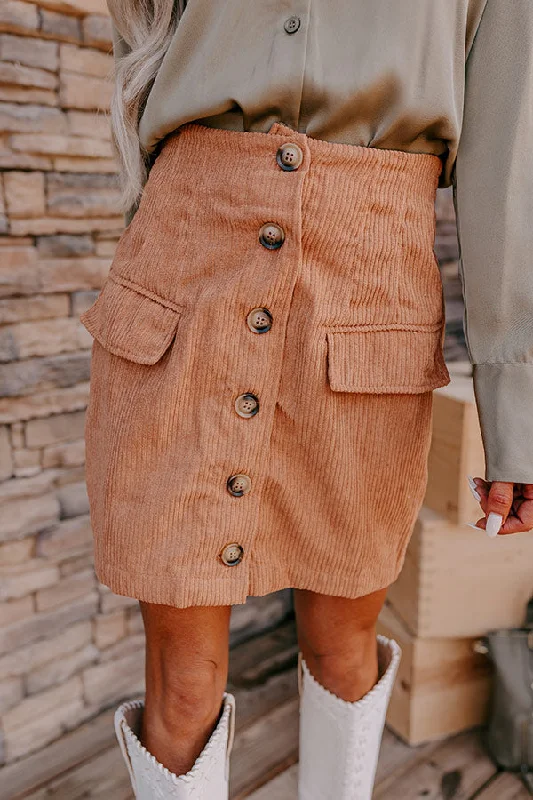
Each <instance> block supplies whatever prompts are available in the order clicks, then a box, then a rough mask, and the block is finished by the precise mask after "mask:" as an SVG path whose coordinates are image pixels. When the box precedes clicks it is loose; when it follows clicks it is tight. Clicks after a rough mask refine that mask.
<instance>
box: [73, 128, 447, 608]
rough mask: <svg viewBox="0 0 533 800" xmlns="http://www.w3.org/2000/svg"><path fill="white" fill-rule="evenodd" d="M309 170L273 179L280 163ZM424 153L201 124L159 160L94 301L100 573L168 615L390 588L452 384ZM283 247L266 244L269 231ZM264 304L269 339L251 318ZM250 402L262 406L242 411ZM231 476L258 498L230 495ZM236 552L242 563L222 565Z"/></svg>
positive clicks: (433, 172) (91, 482) (430, 161)
mask: <svg viewBox="0 0 533 800" xmlns="http://www.w3.org/2000/svg"><path fill="white" fill-rule="evenodd" d="M289 142H292V143H296V144H298V145H299V146H300V148H301V149H302V151H303V156H304V158H303V162H302V164H301V166H300V167H299V168H298V169H297V170H295V171H292V172H290V171H284V170H282V169H281V168H280V166H279V165H278V163H277V160H276V153H277V150H278V148H279V147H280V146H281V145H283V144H286V143H289ZM441 169H442V162H441V161H440V159H439V158H438V157H437V156H433V155H429V154H415V153H406V152H403V151H397V150H384V149H378V148H367V147H358V146H352V145H346V144H337V143H330V142H325V141H323V140H319V139H313V138H310V137H308V136H307V135H306V134H302V133H298V132H296V131H293V130H292V129H291V128H289V127H287V126H286V125H284V124H281V123H275V124H274V125H273V126H272V127H271V129H270V131H269V132H268V133H258V132H241V131H228V130H222V129H214V128H209V127H207V126H203V125H201V124H197V123H188V124H186V125H183V126H182V127H181V128H179V129H178V130H177V131H175V132H174V133H173V134H171V135H170V136H169V137H167V139H166V140H165V141H164V143H163V147H162V149H161V151H160V153H159V155H158V157H157V159H156V160H155V162H154V165H153V166H152V169H151V171H150V175H149V179H148V182H147V184H146V187H145V192H144V195H143V197H142V200H141V203H140V205H139V208H138V210H137V212H136V214H135V216H134V218H133V220H132V222H131V223H130V225H129V226H128V227H127V228H126V229H125V231H124V232H123V234H122V236H121V239H120V241H119V244H118V248H117V251H116V254H115V257H114V260H113V263H112V265H111V270H110V274H109V276H108V279H107V280H106V282H105V284H104V286H103V288H102V291H101V292H100V295H99V297H98V299H97V300H96V302H95V303H94V304H93V305H92V306H91V308H90V309H89V310H88V311H86V312H85V313H84V314H82V316H81V320H82V322H83V323H84V325H85V326H86V327H87V329H88V330H89V331H90V332H91V333H92V335H93V336H94V338H95V341H94V343H93V359H92V370H91V393H90V400H89V407H88V410H87V421H86V445H87V473H86V474H87V487H88V492H89V500H90V508H91V520H92V525H93V530H94V536H95V560H96V569H97V573H98V576H99V578H100V580H101V581H102V582H103V583H105V584H107V585H108V586H110V587H111V589H112V590H113V591H115V592H116V593H118V594H126V595H130V596H133V597H137V598H139V599H142V600H146V601H148V602H155V603H166V604H169V605H174V606H178V607H184V606H189V605H219V604H234V603H243V602H244V601H245V599H246V597H247V596H248V595H263V594H267V593H269V592H272V591H275V590H277V589H280V588H284V587H289V586H293V587H301V588H307V589H311V590H314V591H316V592H321V593H325V594H332V595H344V596H346V597H358V596H361V595H364V594H367V593H369V592H371V591H374V590H376V589H378V588H381V587H384V586H387V585H389V584H390V583H391V582H392V581H393V580H394V579H395V578H396V576H397V574H398V572H399V569H400V567H401V565H402V563H403V558H404V554H405V549H406V547H407V543H408V541H409V537H410V533H411V530H412V526H413V524H414V521H415V518H416V515H417V513H418V511H419V509H420V506H421V504H422V499H423V495H424V492H425V486H426V480H427V455H428V450H429V444H430V436H431V410H432V390H433V389H434V388H436V387H437V386H444V385H446V384H447V383H448V382H449V379H450V378H449V374H448V370H447V368H446V365H445V363H444V359H443V353H442V343H443V336H444V302H443V294H442V282H441V277H440V273H439V269H438V264H437V260H436V257H435V254H434V250H433V245H434V239H435V223H436V220H435V207H434V201H435V193H436V189H437V185H438V178H439V175H440V172H441ZM267 222H273V223H276V224H278V225H280V226H281V227H282V228H283V230H284V232H285V241H284V243H283V245H282V246H281V247H280V248H279V249H277V250H268V249H266V248H265V247H263V245H262V244H261V243H260V241H259V238H258V236H259V229H260V228H261V226H262V225H263V224H264V223H267ZM256 307H266V308H268V309H269V311H270V313H271V314H272V327H271V329H270V330H269V331H268V332H266V333H262V334H257V333H253V332H252V331H251V330H250V328H249V327H248V325H247V322H246V318H247V315H248V313H249V312H250V311H251V310H252V309H253V308H256ZM246 392H252V393H254V394H255V395H257V397H258V398H259V412H258V413H257V414H255V416H253V417H250V418H243V417H241V416H239V415H238V414H237V413H236V410H235V399H236V397H237V396H238V395H240V394H243V393H246ZM237 473H244V474H246V475H248V476H249V477H250V479H251V491H250V492H248V493H247V494H244V495H243V496H241V497H234V496H232V495H231V494H230V493H229V492H228V491H227V488H226V482H227V479H228V478H229V477H230V476H231V475H234V474H237ZM231 542H235V543H238V544H240V545H241V546H242V547H243V549H244V556H243V559H242V561H241V562H240V563H238V564H237V565H235V566H227V565H226V564H224V563H223V561H222V560H221V558H220V553H221V551H222V550H223V548H224V547H225V545H227V544H228V543H231Z"/></svg>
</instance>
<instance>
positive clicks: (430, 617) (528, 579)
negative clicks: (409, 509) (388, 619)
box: [387, 507, 533, 637]
mask: <svg viewBox="0 0 533 800" xmlns="http://www.w3.org/2000/svg"><path fill="white" fill-rule="evenodd" d="M532 564H533V536H532V535H531V534H530V533H528V532H526V533H518V534H514V535H512V536H499V537H497V538H494V539H489V537H488V536H487V535H486V534H485V532H484V531H481V530H480V531H476V530H474V529H473V528H470V527H468V525H464V524H463V525H453V524H452V523H451V522H449V521H448V520H447V519H445V518H444V517H443V516H441V515H440V514H437V513H436V512H435V511H432V510H431V509H429V508H426V507H422V509H421V510H420V513H419V515H418V519H417V521H416V524H415V527H414V531H413V535H412V537H411V541H410V543H409V545H408V548H407V553H406V557H405V562H404V565H403V569H402V571H401V573H400V575H399V577H398V579H397V580H396V581H395V583H393V584H392V585H391V586H390V587H389V591H388V594H387V599H388V601H389V603H390V604H391V606H392V607H393V608H394V610H395V613H396V614H398V616H399V617H400V618H401V619H402V620H403V622H404V623H405V625H406V626H407V629H408V630H409V631H410V632H411V633H412V634H414V635H415V636H419V637H457V636H479V635H482V634H484V633H486V632H487V631H488V630H490V629H491V628H499V627H515V626H520V625H522V623H523V620H524V617H525V612H526V605H527V602H528V600H529V598H530V597H531V595H533V569H532V566H531V565H532Z"/></svg>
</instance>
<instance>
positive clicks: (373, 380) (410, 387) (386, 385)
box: [326, 324, 450, 394]
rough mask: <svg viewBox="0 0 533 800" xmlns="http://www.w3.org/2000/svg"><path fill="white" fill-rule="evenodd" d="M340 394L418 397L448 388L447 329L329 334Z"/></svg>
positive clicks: (374, 328) (332, 374) (369, 328)
mask: <svg viewBox="0 0 533 800" xmlns="http://www.w3.org/2000/svg"><path fill="white" fill-rule="evenodd" d="M326 336H327V345H328V380H329V384H330V387H331V389H333V391H336V392H367V393H372V394H379V393H386V392H393V393H398V394H399V393H402V394H415V393H418V392H426V391H429V390H431V389H436V388H437V387H438V386H446V385H447V384H448V383H449V382H450V374H449V372H448V368H447V367H446V363H445V361H444V355H443V351H442V338H443V325H441V324H438V325H436V326H430V327H428V326H422V325H419V326H409V328H407V327H406V326H401V325H397V326H395V325H358V326H357V327H352V328H349V329H348V328H344V329H342V328H341V329H338V330H328V331H327V332H326Z"/></svg>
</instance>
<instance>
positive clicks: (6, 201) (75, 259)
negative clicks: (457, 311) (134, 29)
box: [0, 0, 455, 781]
mask: <svg viewBox="0 0 533 800" xmlns="http://www.w3.org/2000/svg"><path fill="white" fill-rule="evenodd" d="M111 70H112V55H111V30H110V23H109V18H108V15H107V8H106V4H105V0H2V2H1V4H0V170H1V172H0V764H4V765H6V770H7V771H6V774H7V775H12V771H13V768H14V767H15V765H16V764H20V770H21V772H20V774H21V775H23V774H26V772H27V773H28V774H31V775H33V778H32V780H34V781H35V780H38V776H37V778H36V777H35V776H36V775H37V772H38V769H39V764H40V763H41V762H40V761H38V758H39V754H40V753H42V752H43V748H46V747H48V746H50V745H51V743H53V742H56V740H58V739H60V737H62V736H63V735H65V734H66V733H67V732H68V731H71V730H73V729H75V728H78V727H79V726H81V725H83V724H84V723H86V722H87V721H88V720H90V719H92V718H93V717H96V716H97V715H98V714H100V712H101V711H102V710H103V709H106V708H110V707H112V706H113V705H114V704H115V703H116V702H117V701H119V700H120V699H121V698H123V697H126V696H131V695H134V694H135V693H138V692H140V691H142V686H143V669H144V665H143V645H144V640H143V634H142V625H141V621H140V616H139V612H138V607H137V604H136V603H135V602H134V601H132V600H130V599H128V598H123V597H118V596H115V595H113V594H112V593H111V592H109V591H108V590H107V589H106V588H105V587H103V586H101V585H100V584H99V583H98V581H97V579H96V577H95V574H94V571H93V565H92V554H91V547H92V541H91V528H90V521H89V509H88V500H87V493H86V489H85V483H84V442H83V428H84V413H85V408H86V404H87V400H88V391H89V377H90V348H91V343H92V340H91V337H90V336H89V334H88V333H87V331H86V330H85V328H84V327H83V326H82V325H81V323H80V322H79V315H80V313H81V312H82V311H83V310H84V309H86V308H87V307H88V306H89V305H90V304H92V302H93V301H94V300H95V298H96V296H97V293H98V290H99V289H100V287H101V285H102V282H103V280H104V278H105V276H106V275H107V272H108V270H109V266H110V263H111V259H112V256H113V252H114V249H115V246H116V242H117V239H118V237H119V235H120V232H121V230H122V227H123V216H122V214H121V213H119V212H118V210H117V201H118V189H117V181H116V162H115V159H114V156H113V152H112V147H111V140H110V128H109V120H108V117H107V115H106V111H107V109H108V104H109V99H110V95H111V88H112V84H111V80H110V77H111ZM442 203H443V204H442V216H443V218H444V220H445V221H444V223H443V224H444V225H446V224H448V225H449V224H450V219H451V220H452V222H453V214H451V212H450V201H449V198H448V199H447V200H444V201H442ZM447 235H448V233H446V232H445V234H444V238H446V236H447ZM445 245H446V243H444V244H443V246H445ZM446 246H447V245H446ZM449 257H450V258H452V259H453V258H454V257H455V256H454V254H453V253H452V254H451V256H449ZM453 263H454V262H453V261H452V264H453ZM287 607H288V606H287V597H286V594H285V595H280V596H278V597H276V598H273V599H270V600H267V599H265V600H263V601H257V603H256V604H255V605H253V604H252V605H251V606H243V607H240V608H241V613H240V617H239V618H238V619H237V621H236V622H234V627H233V630H234V638H235V637H237V638H238V636H239V635H240V634H239V631H240V632H241V634H242V635H244V633H242V632H243V631H245V630H246V631H251V630H254V629H257V628H258V627H264V626H268V625H269V624H272V622H273V621H275V620H276V619H279V618H280V617H281V616H283V614H285V613H286V611H287ZM41 761H42V759H41ZM43 763H44V761H43Z"/></svg>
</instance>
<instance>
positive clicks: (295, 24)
mask: <svg viewBox="0 0 533 800" xmlns="http://www.w3.org/2000/svg"><path fill="white" fill-rule="evenodd" d="M283 27H284V28H285V30H286V31H287V33H296V31H297V30H298V28H299V27H300V17H289V18H288V19H286V20H285V23H284V25H283Z"/></svg>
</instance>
